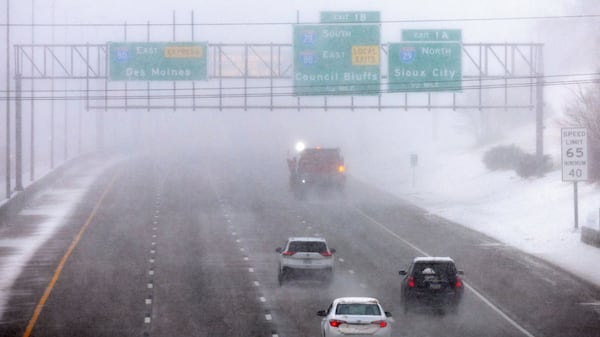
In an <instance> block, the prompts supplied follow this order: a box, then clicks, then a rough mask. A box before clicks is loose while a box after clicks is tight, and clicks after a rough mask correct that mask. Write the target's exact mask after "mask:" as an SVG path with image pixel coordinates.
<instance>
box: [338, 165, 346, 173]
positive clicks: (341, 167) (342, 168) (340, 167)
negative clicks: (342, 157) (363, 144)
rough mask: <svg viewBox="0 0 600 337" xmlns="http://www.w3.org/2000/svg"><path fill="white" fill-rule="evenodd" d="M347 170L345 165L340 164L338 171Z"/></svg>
mask: <svg viewBox="0 0 600 337" xmlns="http://www.w3.org/2000/svg"><path fill="white" fill-rule="evenodd" d="M345 171H346V168H345V167H344V165H340V166H338V172H339V173H344V172H345Z"/></svg>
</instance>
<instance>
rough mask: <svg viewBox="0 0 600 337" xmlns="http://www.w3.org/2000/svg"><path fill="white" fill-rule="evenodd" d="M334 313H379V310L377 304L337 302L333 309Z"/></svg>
mask: <svg viewBox="0 0 600 337" xmlns="http://www.w3.org/2000/svg"><path fill="white" fill-rule="evenodd" d="M335 314H336V315H380V314H381V311H380V310H379V306H378V305H377V304H371V303H368V304H365V303H349V304H338V305H337V308H336V310H335Z"/></svg>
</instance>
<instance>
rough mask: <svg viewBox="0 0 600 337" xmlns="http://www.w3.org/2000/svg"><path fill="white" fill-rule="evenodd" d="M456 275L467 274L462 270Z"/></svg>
mask: <svg viewBox="0 0 600 337" xmlns="http://www.w3.org/2000/svg"><path fill="white" fill-rule="evenodd" d="M456 274H458V275H464V274H465V272H464V271H462V270H459V271H457V272H456Z"/></svg>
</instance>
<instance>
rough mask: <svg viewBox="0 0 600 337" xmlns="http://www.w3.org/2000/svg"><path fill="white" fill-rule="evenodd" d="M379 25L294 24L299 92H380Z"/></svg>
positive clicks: (324, 93) (297, 92)
mask: <svg viewBox="0 0 600 337" xmlns="http://www.w3.org/2000/svg"><path fill="white" fill-rule="evenodd" d="M379 44H380V41H379V25H375V24H364V25H362V24H361V25H295V26H294V93H295V94H296V95H378V94H379V92H380V70H379V69H380V64H379V60H380V57H379Z"/></svg>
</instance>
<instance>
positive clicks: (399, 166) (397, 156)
mask: <svg viewBox="0 0 600 337" xmlns="http://www.w3.org/2000/svg"><path fill="white" fill-rule="evenodd" d="M438 118H441V119H442V120H444V119H445V121H443V122H441V123H440V125H444V126H443V127H439V129H440V130H438V131H437V132H438V133H439V134H438V135H437V136H436V137H431V136H424V137H423V136H421V137H418V136H416V135H415V133H414V132H413V133H411V136H410V137H413V138H414V137H418V140H417V141H415V140H414V139H412V140H411V139H410V137H405V136H403V134H404V133H403V132H401V131H400V132H398V133H397V134H398V136H397V137H392V138H387V141H381V142H378V143H376V144H370V145H368V151H361V156H360V159H359V160H358V159H355V160H353V159H350V158H349V159H347V161H349V163H348V171H349V172H352V173H353V175H354V176H355V177H356V178H359V179H361V180H363V181H368V182H369V183H372V184H375V185H376V186H377V187H379V188H381V189H383V190H386V191H388V192H391V193H393V194H395V195H396V196H398V197H400V198H402V199H405V200H407V201H410V202H412V203H414V204H416V205H418V206H420V207H422V208H424V209H426V210H428V211H430V212H432V213H434V214H436V215H438V216H441V217H444V218H446V219H449V220H452V221H455V222H457V223H460V224H463V225H464V226H467V227H469V228H472V229H474V230H477V231H479V232H483V233H485V234H487V235H489V236H491V237H494V238H496V239H497V240H499V241H502V242H504V243H506V244H507V245H510V246H513V247H516V248H518V249H521V250H523V251H525V252H527V253H530V254H532V255H535V256H537V257H540V258H542V259H544V260H547V261H549V262H550V263H552V264H555V265H557V266H560V267H561V268H563V269H565V270H567V271H569V272H571V273H574V274H575V275H578V276H579V277H581V278H583V279H586V280H589V281H590V282H593V283H595V284H597V285H598V286H600V268H597V266H598V261H600V249H599V248H595V247H592V246H589V245H586V244H584V243H582V242H581V239H580V235H581V233H580V231H581V230H580V229H578V230H575V229H574V192H573V183H568V182H563V181H562V178H561V171H560V165H561V163H560V126H558V123H555V121H548V122H547V123H546V126H547V127H546V132H545V136H544V139H545V153H546V154H549V155H551V156H552V158H553V162H554V170H553V171H552V172H550V173H548V174H546V176H545V177H542V178H536V179H524V178H521V177H519V176H518V175H517V174H516V173H515V172H514V171H489V170H488V169H486V167H485V166H484V164H483V162H482V158H483V155H484V153H485V152H486V151H487V150H488V149H490V148H491V147H493V146H495V145H511V144H516V145H518V146H521V147H523V148H524V149H525V150H526V151H528V152H530V153H533V152H534V146H533V145H534V144H535V141H534V140H535V138H534V135H535V131H534V130H535V127H534V126H533V125H525V126H523V127H521V128H519V129H518V130H515V131H514V132H511V134H510V135H509V136H507V137H504V138H503V141H499V142H497V143H494V144H488V145H486V146H480V147H476V146H474V145H473V143H474V141H473V137H472V136H469V135H466V134H465V135H463V136H462V137H461V136H460V132H457V130H459V129H461V128H460V127H457V125H459V124H460V123H462V122H461V121H460V118H456V113H454V112H451V113H449V114H448V115H445V117H438ZM463 122H464V121H463ZM396 128H398V126H396ZM425 129H427V128H425ZM386 132H387V131H383V130H382V133H386ZM424 133H425V134H429V131H426V132H424ZM457 134H458V136H457ZM434 138H436V139H434ZM394 139H396V141H395V142H394V141H393V140H394ZM390 140H391V141H390ZM415 143H419V146H416V145H415ZM524 144H525V145H524ZM411 148H412V149H418V150H414V151H415V153H417V154H418V164H417V166H416V167H415V169H414V177H415V178H414V181H413V170H412V167H411V164H410V160H409V158H410V155H411V154H412V152H411ZM348 157H349V156H348ZM599 209H600V190H599V189H598V187H597V186H595V185H593V184H588V183H579V226H580V227H581V226H583V225H586V223H587V221H590V224H589V226H594V225H595V226H596V229H598V227H597V225H598V213H599ZM588 217H591V219H588Z"/></svg>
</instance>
